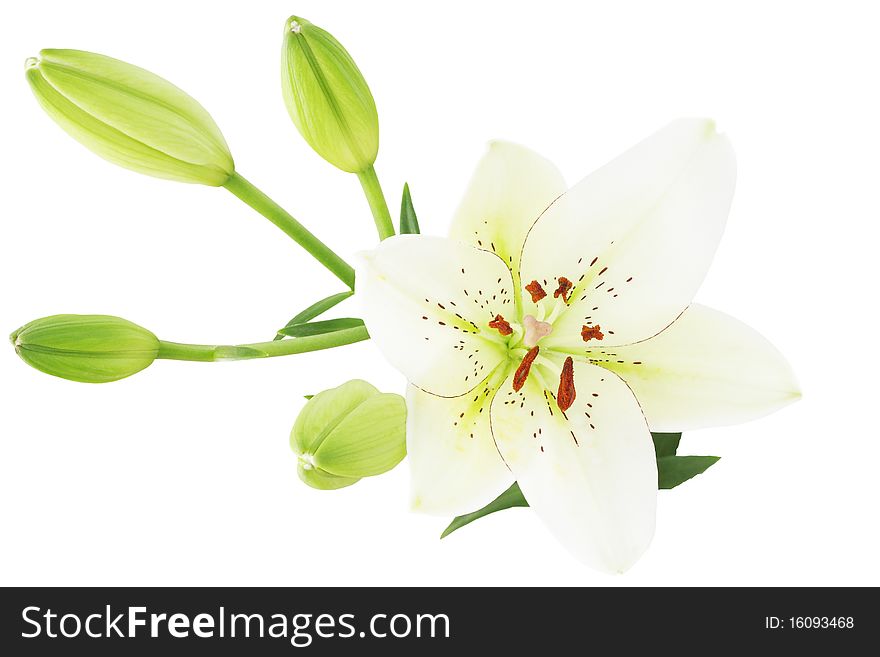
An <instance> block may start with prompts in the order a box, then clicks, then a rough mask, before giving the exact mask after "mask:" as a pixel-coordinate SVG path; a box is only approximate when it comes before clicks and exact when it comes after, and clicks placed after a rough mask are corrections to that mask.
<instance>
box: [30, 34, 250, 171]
mask: <svg viewBox="0 0 880 657" xmlns="http://www.w3.org/2000/svg"><path fill="white" fill-rule="evenodd" d="M25 69H26V73H27V79H28V82H29V83H30V85H31V89H32V90H33V92H34V95H36V97H37V100H38V101H39V102H40V105H41V106H42V107H43V109H44V110H46V113H47V114H49V116H51V117H52V119H54V120H55V122H56V123H58V125H60V126H61V127H62V128H64V129H65V130H66V131H67V132H68V134H70V135H71V136H72V137H73V138H74V139H76V140H78V141H79V142H80V143H81V144H83V145H84V146H86V147H87V148H90V149H91V150H93V151H94V152H95V153H97V154H98V155H100V156H101V157H103V158H105V159H107V160H110V161H111V162H114V163H115V164H118V165H120V166H123V167H126V168H128V169H132V170H134V171H138V172H140V173H145V174H148V175H151V176H156V177H158V178H168V179H171V180H179V181H182V182H189V183H201V184H203V185H213V186H220V185H222V184H223V183H225V182H226V181H227V180H228V179H229V176H230V175H232V173H233V171H234V165H233V162H232V156H231V155H230V154H229V147H228V146H227V145H226V140H225V139H223V135H222V134H220V129H219V128H218V127H217V124H216V123H214V120H213V119H212V118H211V115H210V114H208V112H207V111H206V110H205V108H204V107H202V106H201V105H199V104H198V103H197V102H196V101H195V100H193V99H192V98H191V97H190V96H188V95H187V94H185V93H184V92H183V91H181V90H180V89H178V88H177V87H175V86H174V85H173V84H171V83H170V82H168V81H167V80H165V79H163V78H160V77H159V76H157V75H154V74H152V73H150V72H149V71H145V70H144V69H142V68H138V67H137V66H132V65H131V64H126V63H125V62H121V61H119V60H118V59H112V58H110V57H105V56H104V55H97V54H95V53H90V52H84V51H82V50H43V51H41V52H40V56H39V57H31V58H30V59H28V60H27V62H25Z"/></svg>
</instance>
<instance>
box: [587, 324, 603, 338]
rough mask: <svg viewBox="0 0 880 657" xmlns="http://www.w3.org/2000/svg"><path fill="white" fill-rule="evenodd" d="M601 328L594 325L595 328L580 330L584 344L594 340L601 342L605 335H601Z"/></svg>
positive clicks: (588, 327)
mask: <svg viewBox="0 0 880 657" xmlns="http://www.w3.org/2000/svg"><path fill="white" fill-rule="evenodd" d="M601 328H602V327H601V326H599V325H598V324H596V325H595V326H584V327H583V328H582V329H581V337H582V338H583V339H584V342H589V341H590V340H593V339H596V340H601V339H602V338H604V337H605V334H604V333H602V331H600V330H599V329H601Z"/></svg>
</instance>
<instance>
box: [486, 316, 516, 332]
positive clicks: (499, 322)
mask: <svg viewBox="0 0 880 657" xmlns="http://www.w3.org/2000/svg"><path fill="white" fill-rule="evenodd" d="M489 328H493V329H498V332H499V333H500V334H501V335H510V334H511V333H513V329H512V328H510V324H509V323H508V321H507V320H506V319H504V318H503V317H502V316H501V315H495V319H493V320H492V321H491V322H489Z"/></svg>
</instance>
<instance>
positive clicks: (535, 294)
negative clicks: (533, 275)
mask: <svg viewBox="0 0 880 657" xmlns="http://www.w3.org/2000/svg"><path fill="white" fill-rule="evenodd" d="M526 292H528V293H529V294H531V295H532V303H538V302H539V301H540V300H541V299H543V298H544V297H546V296H547V293H546V292H544V288H543V287H541V284H540V283H539V282H538V281H532V282H531V283H529V284H528V285H526Z"/></svg>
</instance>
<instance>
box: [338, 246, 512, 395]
mask: <svg viewBox="0 0 880 657" xmlns="http://www.w3.org/2000/svg"><path fill="white" fill-rule="evenodd" d="M356 295H357V297H358V298H359V299H360V300H361V302H362V307H363V310H362V312H363V319H364V321H365V323H366V325H367V330H368V331H369V332H370V336H371V337H372V338H373V341H374V342H375V343H376V345H377V346H378V347H379V350H380V351H381V352H382V354H383V355H384V356H385V358H386V359H387V360H388V361H389V362H390V363H391V364H392V365H393V366H394V367H396V368H397V369H398V370H400V371H401V372H402V373H403V374H404V376H406V378H407V379H408V380H409V382H410V383H412V384H414V385H417V386H418V387H420V388H422V389H423V390H425V391H426V392H430V393H433V394H435V395H440V396H443V397H457V396H458V395H462V394H464V393H466V392H468V391H470V390H471V389H473V388H474V387H476V386H477V385H478V384H479V383H480V381H482V380H483V379H484V378H485V377H486V376H487V375H488V374H489V373H490V372H491V371H492V370H494V369H495V367H496V366H497V365H498V364H499V363H500V362H502V360H504V359H506V358H507V346H506V344H505V342H504V341H503V340H502V339H501V336H500V335H499V334H498V332H497V331H495V330H494V329H491V328H489V327H488V323H489V322H490V321H492V320H493V319H494V318H495V316H496V315H499V314H500V315H505V314H506V315H507V316H508V317H509V318H510V319H513V317H514V301H513V285H512V279H511V276H510V271H509V270H508V269H507V267H506V266H505V265H504V263H503V262H502V261H501V258H499V257H498V256H496V255H493V254H491V253H487V252H485V251H481V250H479V249H476V248H474V247H472V246H468V245H467V244H463V243H462V242H458V241H456V240H451V239H446V238H442V237H427V236H424V235H400V236H397V237H392V238H389V239H387V240H385V241H383V242H382V243H381V244H380V245H379V246H378V247H377V248H376V249H374V250H373V251H368V252H366V253H362V254H360V257H359V258H358V266H357V292H356Z"/></svg>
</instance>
